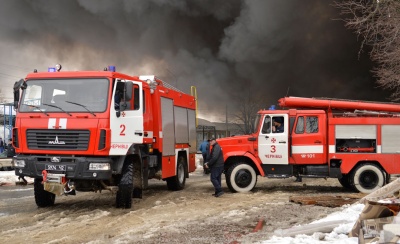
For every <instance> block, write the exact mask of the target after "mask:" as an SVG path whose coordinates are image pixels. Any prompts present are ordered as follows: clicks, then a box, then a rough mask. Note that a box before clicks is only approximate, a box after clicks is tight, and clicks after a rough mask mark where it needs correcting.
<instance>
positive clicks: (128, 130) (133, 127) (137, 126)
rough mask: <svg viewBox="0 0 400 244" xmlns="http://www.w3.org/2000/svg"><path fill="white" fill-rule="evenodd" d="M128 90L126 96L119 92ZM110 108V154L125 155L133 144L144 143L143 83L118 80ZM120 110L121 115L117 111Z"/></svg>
mask: <svg viewBox="0 0 400 244" xmlns="http://www.w3.org/2000/svg"><path fill="white" fill-rule="evenodd" d="M121 90H122V91H124V90H125V91H126V92H125V97H124V95H123V94H120V95H119V94H118V92H121ZM112 101H113V102H112V103H111V109H110V113H111V114H110V118H111V119H110V128H111V149H110V155H125V154H126V152H127V150H128V149H129V148H130V146H131V145H132V144H142V143H143V133H144V129H143V104H144V102H143V92H142V83H141V82H137V81H130V80H117V82H116V83H115V85H114V93H113V99H112ZM118 110H120V116H119V117H118V116H117V112H118Z"/></svg>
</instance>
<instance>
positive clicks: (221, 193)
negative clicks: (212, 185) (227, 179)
mask: <svg viewBox="0 0 400 244" xmlns="http://www.w3.org/2000/svg"><path fill="white" fill-rule="evenodd" d="M222 195H224V192H223V191H220V192H218V193H217V194H215V197H220V196H222Z"/></svg>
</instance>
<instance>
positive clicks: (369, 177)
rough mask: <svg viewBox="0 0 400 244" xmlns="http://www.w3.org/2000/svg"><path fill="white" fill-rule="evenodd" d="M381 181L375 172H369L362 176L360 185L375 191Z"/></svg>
mask: <svg viewBox="0 0 400 244" xmlns="http://www.w3.org/2000/svg"><path fill="white" fill-rule="evenodd" d="M378 181H379V178H378V176H377V175H376V173H375V172H373V171H371V170H367V171H365V172H363V173H362V174H361V175H360V185H361V186H362V187H364V188H367V189H373V188H375V187H376V186H377V184H378Z"/></svg>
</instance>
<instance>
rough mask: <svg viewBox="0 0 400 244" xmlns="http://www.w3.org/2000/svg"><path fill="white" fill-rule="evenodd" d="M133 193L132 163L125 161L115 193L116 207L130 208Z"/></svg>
mask: <svg viewBox="0 0 400 244" xmlns="http://www.w3.org/2000/svg"><path fill="white" fill-rule="evenodd" d="M132 194H133V164H132V162H129V161H125V163H124V166H123V167H122V175H121V180H120V181H119V184H118V191H117V195H116V206H117V208H131V207H132Z"/></svg>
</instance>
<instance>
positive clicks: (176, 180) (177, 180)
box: [167, 157, 186, 191]
mask: <svg viewBox="0 0 400 244" xmlns="http://www.w3.org/2000/svg"><path fill="white" fill-rule="evenodd" d="M185 165H186V162H185V158H184V157H179V158H178V164H177V166H176V175H175V176H172V177H169V178H167V187H168V189H169V190H172V191H179V190H182V189H183V188H185V182H186V177H185V171H186V167H185Z"/></svg>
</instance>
